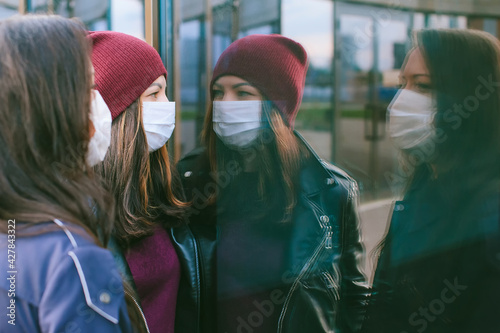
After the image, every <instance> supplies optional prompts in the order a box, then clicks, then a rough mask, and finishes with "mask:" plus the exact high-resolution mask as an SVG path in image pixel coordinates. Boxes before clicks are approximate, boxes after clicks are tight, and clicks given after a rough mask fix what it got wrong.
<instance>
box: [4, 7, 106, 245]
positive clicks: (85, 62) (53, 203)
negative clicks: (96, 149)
mask: <svg viewBox="0 0 500 333" xmlns="http://www.w3.org/2000/svg"><path fill="white" fill-rule="evenodd" d="M41 50H43V51H41ZM91 80H92V79H91V63H90V44H89V42H88V40H87V39H86V30H85V27H84V26H83V24H82V23H81V22H79V21H77V20H74V19H71V20H69V19H65V18H62V17H58V16H50V15H26V16H17V17H13V18H10V19H7V20H4V21H2V22H1V23H0V105H2V106H3V107H2V108H1V109H0V127H1V128H2V131H1V132H0V220H1V221H2V222H3V223H2V224H1V226H0V228H1V232H4V233H5V232H6V230H7V223H6V221H7V220H9V219H16V220H17V221H20V222H27V223H28V225H30V224H34V223H39V222H46V221H50V220H53V219H60V220H63V221H66V222H70V223H73V224H76V225H78V226H80V227H83V228H84V229H85V230H86V231H87V232H88V233H89V234H90V235H92V236H93V237H94V239H95V241H96V243H99V241H98V240H97V232H99V234H100V239H101V240H102V241H103V243H104V244H105V243H106V242H107V239H108V237H109V234H110V233H111V230H112V225H113V220H114V219H113V216H114V209H113V200H112V198H111V197H110V196H109V195H108V194H107V192H106V191H105V190H104V189H103V188H102V187H101V186H99V183H98V181H97V180H96V179H95V178H94V175H93V173H92V170H91V169H90V168H88V166H87V165H86V162H85V156H86V152H87V148H88V142H89V140H90V133H89V131H90V126H91V125H90V124H91V123H90V120H89V112H90V101H91V96H90V89H91V84H92V82H91Z"/></svg>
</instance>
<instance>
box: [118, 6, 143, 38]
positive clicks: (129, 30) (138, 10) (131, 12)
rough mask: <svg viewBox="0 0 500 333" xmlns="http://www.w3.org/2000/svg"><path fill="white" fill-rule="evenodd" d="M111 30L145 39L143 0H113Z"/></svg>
mask: <svg viewBox="0 0 500 333" xmlns="http://www.w3.org/2000/svg"><path fill="white" fill-rule="evenodd" d="M111 30H113V31H119V32H123V33H126V34H129V35H132V36H135V37H137V38H141V39H143V40H144V39H145V36H144V3H143V1H141V0H111Z"/></svg>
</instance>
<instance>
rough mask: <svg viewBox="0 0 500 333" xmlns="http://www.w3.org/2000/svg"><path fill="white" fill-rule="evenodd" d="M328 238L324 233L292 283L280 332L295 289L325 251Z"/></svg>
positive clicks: (280, 322) (279, 326)
mask: <svg viewBox="0 0 500 333" xmlns="http://www.w3.org/2000/svg"><path fill="white" fill-rule="evenodd" d="M327 238H328V234H326V233H325V234H324V235H323V239H322V240H321V243H320V244H319V246H318V247H317V248H316V250H314V253H313V255H312V256H311V258H310V259H309V260H308V261H307V263H306V264H305V265H304V267H303V268H302V270H301V271H300V273H299V276H297V278H296V279H295V281H294V282H293V284H292V287H291V288H290V291H289V292H288V295H287V296H286V299H285V302H284V303H283V310H282V311H281V314H280V318H279V321H278V333H280V332H283V321H284V319H285V314H286V312H287V310H288V305H289V303H290V300H291V298H292V294H293V292H294V291H295V289H296V288H297V285H298V284H299V281H300V280H301V279H302V277H303V276H304V275H305V274H306V273H307V271H308V270H309V268H310V266H311V264H312V263H313V262H314V261H315V260H316V258H317V257H318V256H319V255H320V253H321V252H322V251H323V246H325V244H326V241H327Z"/></svg>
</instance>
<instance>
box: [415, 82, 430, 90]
mask: <svg viewBox="0 0 500 333" xmlns="http://www.w3.org/2000/svg"><path fill="white" fill-rule="evenodd" d="M416 86H417V88H418V89H419V90H422V91H429V90H431V89H432V86H431V85H430V84H429V83H417V84H416Z"/></svg>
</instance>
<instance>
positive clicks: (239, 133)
mask: <svg viewBox="0 0 500 333" xmlns="http://www.w3.org/2000/svg"><path fill="white" fill-rule="evenodd" d="M261 119H262V101H227V102H223V101H214V102H213V116H212V121H213V128H214V131H215V133H216V134H217V136H218V137H219V138H220V139H221V140H222V142H224V143H225V144H226V145H227V146H230V147H236V148H245V147H248V146H250V145H251V144H252V143H253V142H254V141H255V140H256V139H257V138H258V136H259V132H260V129H261V127H262V121H261Z"/></svg>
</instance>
